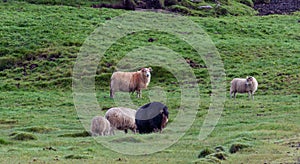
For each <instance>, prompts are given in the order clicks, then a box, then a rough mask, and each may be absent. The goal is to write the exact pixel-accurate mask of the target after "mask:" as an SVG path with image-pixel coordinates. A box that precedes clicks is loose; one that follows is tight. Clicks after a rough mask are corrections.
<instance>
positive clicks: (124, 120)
mask: <svg viewBox="0 0 300 164" xmlns="http://www.w3.org/2000/svg"><path fill="white" fill-rule="evenodd" d="M135 113H136V111H135V110H133V109H130V108H123V107H115V108H110V109H109V110H108V111H107V112H106V113H105V118H106V119H107V120H108V121H109V122H110V125H111V127H112V128H113V129H118V130H124V132H125V133H127V132H128V131H127V130H128V129H130V130H131V131H133V132H134V133H136V125H135Z"/></svg>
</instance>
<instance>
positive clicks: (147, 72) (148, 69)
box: [141, 67, 152, 77]
mask: <svg viewBox="0 0 300 164" xmlns="http://www.w3.org/2000/svg"><path fill="white" fill-rule="evenodd" d="M151 71H152V68H151V67H149V68H142V69H141V72H142V73H143V75H144V76H146V77H150V76H151V73H150V72H151Z"/></svg>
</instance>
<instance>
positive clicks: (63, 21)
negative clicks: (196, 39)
mask: <svg viewBox="0 0 300 164" xmlns="http://www.w3.org/2000/svg"><path fill="white" fill-rule="evenodd" d="M0 10H1V15H0V20H1V21H0V36H1V38H4V39H2V40H1V42H0V70H1V71H0V91H1V94H0V154H1V155H0V157H1V158H0V163H19V162H21V163H24V162H25V163H30V162H35V161H36V162H40V163H43V162H46V163H52V162H58V163H82V162H87V163H88V162H90V163H92V162H95V161H101V162H103V163H117V162H124V163H141V162H144V163H157V162H166V163H175V162H176V163H191V162H198V163H205V162H206V163H211V162H222V163H235V162H236V161H239V162H241V163H263V162H267V163H271V162H274V163H280V162H283V163H284V162H291V163H295V162H297V160H298V161H299V159H298V158H299V150H298V148H299V141H300V136H299V132H300V131H299V129H300V121H299V120H300V119H299V114H300V111H299V109H300V104H299V94H300V90H299V84H298V83H299V80H300V77H299V68H300V67H299V64H300V63H299V62H300V61H299V56H300V51H299V50H300V45H299V38H300V35H299V34H300V29H299V23H298V20H300V14H299V13H295V14H293V15H273V16H264V17H258V16H238V17H232V16H228V17H221V18H212V17H209V18H199V17H188V18H189V19H191V20H193V21H194V22H195V23H197V24H199V25H200V26H201V27H202V28H203V29H204V30H205V31H206V32H207V33H208V34H209V36H210V37H211V39H212V40H213V42H214V43H215V45H216V47H217V49H218V51H219V53H220V55H221V57H222V60H223V63H224V67H225V71H226V84H227V94H226V102H225V107H224V111H223V113H222V116H221V118H220V120H219V122H218V124H217V126H216V127H215V129H214V131H213V132H212V133H211V134H210V135H209V136H208V138H207V139H205V140H204V141H199V140H198V136H199V131H200V128H201V126H202V123H203V121H204V119H205V116H206V115H207V112H208V110H207V109H208V108H209V105H210V93H211V86H210V79H209V76H208V72H207V69H206V68H205V67H202V68H193V69H192V70H193V71H194V73H195V76H196V77H197V79H199V88H200V100H199V104H200V106H199V108H198V109H197V110H198V113H197V115H196V118H195V121H194V122H193V125H192V126H191V128H190V129H189V130H188V131H187V132H186V133H185V135H184V136H182V137H181V138H180V139H179V140H178V142H176V143H175V144H173V145H172V146H170V147H169V148H167V149H164V150H162V151H160V152H158V153H154V154H150V155H139V156H131V155H124V154H120V153H117V152H114V151H112V150H110V149H108V148H106V147H105V146H103V145H101V144H100V143H98V142H97V140H94V138H92V137H90V136H89V134H88V133H87V132H86V129H84V127H83V124H82V123H81V122H80V120H81V119H82V118H81V116H80V115H78V113H77V111H76V109H75V107H74V100H73V93H72V90H71V85H72V78H71V77H72V69H73V66H74V63H75V61H76V57H77V53H78V52H79V50H80V47H81V45H82V44H83V42H84V41H85V39H86V37H88V36H89V35H90V34H91V33H92V32H93V30H94V29H95V28H97V27H99V26H100V25H102V24H104V23H105V22H106V21H109V19H111V18H113V17H115V16H118V15H120V14H122V13H125V12H127V11H123V10H111V9H93V8H85V7H81V8H78V7H70V6H64V5H60V6H50V5H47V6H45V5H36V4H28V3H17V2H9V3H2V2H0ZM149 38H154V39H155V41H154V42H148V39H149ZM150 45H156V46H165V47H168V48H170V49H172V50H173V51H175V52H177V53H179V54H181V55H182V56H183V58H186V59H187V58H189V59H191V60H193V61H194V62H195V63H197V64H199V65H203V66H205V63H204V62H203V61H202V60H201V59H199V58H197V53H196V52H195V50H193V49H192V48H191V47H190V46H189V45H188V44H186V43H185V42H183V41H181V40H180V39H178V38H174V36H172V35H169V34H166V33H162V32H159V33H158V32H155V31H144V32H138V33H134V34H132V35H128V36H126V37H124V38H122V39H121V40H118V42H116V43H115V44H114V45H113V46H112V47H110V49H109V50H108V51H107V52H106V54H105V58H103V59H102V60H101V61H100V62H99V68H98V69H97V71H96V74H97V75H96V78H95V79H96V84H97V86H96V98H97V101H98V102H99V104H100V106H101V108H103V109H108V108H110V107H113V106H115V105H116V104H115V102H114V101H113V100H111V99H110V98H108V96H109V90H108V88H109V87H108V86H109V78H110V76H111V73H112V72H113V71H114V70H115V69H116V65H117V63H118V60H119V59H121V58H122V57H123V56H124V55H125V54H126V53H128V52H130V51H131V50H134V49H136V48H138V47H141V46H150ZM34 64H37V67H34V68H33V66H34ZM110 64H111V66H110ZM24 66H25V68H26V75H24ZM30 68H32V69H30ZM153 70H154V71H153V74H152V81H151V83H150V86H149V88H150V89H148V90H144V91H143V97H144V98H143V99H136V98H135V95H132V96H131V98H132V100H133V102H132V103H133V105H135V106H141V105H143V104H145V103H148V102H149V101H150V98H151V94H153V92H151V89H153V88H154V87H157V86H159V87H161V88H163V90H164V94H165V96H166V97H167V98H168V99H167V100H166V104H167V105H168V107H169V110H170V124H172V122H174V120H175V116H176V114H177V113H178V111H177V110H176V109H177V108H178V107H179V106H180V100H181V97H180V96H181V91H180V89H179V88H178V87H179V84H178V83H176V79H175V78H174V76H172V75H170V72H169V71H168V70H166V69H161V68H160V67H158V66H156V67H153ZM247 75H253V76H255V77H256V79H257V80H258V82H259V88H258V91H257V92H256V95H255V100H254V101H249V100H247V95H245V94H244V95H242V94H238V95H237V100H230V99H229V94H228V91H229V90H228V89H229V82H230V80H231V79H232V78H234V77H245V76H247ZM174 82H175V83H174ZM119 95H122V94H119ZM149 97H150V98H149ZM161 101H162V100H161ZM96 112H98V113H99V114H101V115H103V113H104V112H105V111H96ZM176 126H178V129H180V125H175V127H176ZM178 129H176V128H174V129H166V132H170V133H171V132H176V131H177V130H178ZM118 135H121V136H122V132H120V133H118ZM147 137H149V139H151V138H153V137H155V135H149V136H146V137H144V136H140V135H136V136H133V137H132V135H131V134H129V136H128V137H127V136H126V137H125V138H119V139H113V141H116V142H119V143H121V142H122V143H123V142H124V143H137V144H139V143H144V142H145V141H146V140H145V138H147ZM26 139H29V140H26ZM31 139H32V140H31ZM157 144H159V141H158V143H157ZM161 144H163V143H161ZM233 145H235V146H237V147H238V146H241V145H242V146H241V147H243V145H244V147H243V148H241V149H238V151H237V152H236V153H234V154H231V153H230V149H231V147H232V146H233ZM245 145H246V146H245ZM297 145H298V146H297ZM216 147H222V149H224V150H222V151H220V152H221V153H220V152H218V151H217V150H216ZM205 149H212V150H213V151H214V152H212V153H209V154H207V155H206V156H205V157H204V158H198V156H199V154H200V152H201V151H202V150H205ZM223 157H224V158H226V159H225V160H221V158H223Z"/></svg>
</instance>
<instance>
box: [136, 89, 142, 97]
mask: <svg viewBox="0 0 300 164" xmlns="http://www.w3.org/2000/svg"><path fill="white" fill-rule="evenodd" d="M136 93H137V98H142V96H141V90H140V89H138V90H137V91H136Z"/></svg>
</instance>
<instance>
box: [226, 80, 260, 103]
mask: <svg viewBox="0 0 300 164" xmlns="http://www.w3.org/2000/svg"><path fill="white" fill-rule="evenodd" d="M257 86H258V83H257V81H256V79H255V78H254V77H252V76H249V77H248V76H247V78H246V79H244V78H234V79H233V80H232V81H231V86H230V97H231V98H232V94H233V96H234V99H235V98H236V93H248V95H249V99H250V96H252V100H254V93H255V91H256V90H257Z"/></svg>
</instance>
